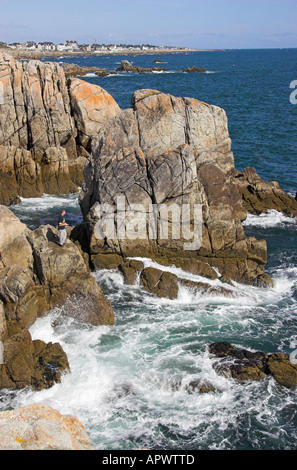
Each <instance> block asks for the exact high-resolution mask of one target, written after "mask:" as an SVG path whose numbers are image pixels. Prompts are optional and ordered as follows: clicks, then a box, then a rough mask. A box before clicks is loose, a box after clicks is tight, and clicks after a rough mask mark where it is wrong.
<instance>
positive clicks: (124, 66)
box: [117, 60, 167, 73]
mask: <svg viewBox="0 0 297 470" xmlns="http://www.w3.org/2000/svg"><path fill="white" fill-rule="evenodd" d="M117 71H118V72H134V73H151V72H167V69H165V68H162V67H151V68H145V67H138V66H135V65H132V64H131V62H129V61H128V60H122V62H121V65H120V67H118V68H117Z"/></svg>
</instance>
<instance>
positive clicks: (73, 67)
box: [61, 63, 106, 77]
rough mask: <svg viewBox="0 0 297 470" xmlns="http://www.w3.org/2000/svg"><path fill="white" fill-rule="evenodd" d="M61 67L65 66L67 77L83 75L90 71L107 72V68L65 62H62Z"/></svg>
mask: <svg viewBox="0 0 297 470" xmlns="http://www.w3.org/2000/svg"><path fill="white" fill-rule="evenodd" d="M61 67H62V68H63V70H64V73H65V76H66V77H73V76H76V75H80V76H83V75H87V74H88V73H96V75H97V74H101V73H102V74H104V73H106V69H100V68H99V67H85V66H84V67H81V66H80V65H77V64H68V63H63V64H61Z"/></svg>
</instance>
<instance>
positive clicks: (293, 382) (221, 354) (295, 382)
mask: <svg viewBox="0 0 297 470" xmlns="http://www.w3.org/2000/svg"><path fill="white" fill-rule="evenodd" d="M209 352H210V354H211V356H213V357H216V358H219V359H220V361H217V362H214V364H213V367H214V369H215V370H216V372H217V373H218V374H220V375H224V376H225V377H229V378H234V379H236V380H238V381H240V382H244V381H247V380H261V379H263V378H265V377H266V376H272V377H273V378H274V379H275V380H276V382H277V383H278V384H280V385H282V386H284V387H286V388H296V386H297V365H296V364H292V363H291V362H290V359H289V356H288V355H287V354H284V353H276V354H266V353H264V352H261V351H256V352H251V351H248V350H246V349H238V348H235V347H234V346H232V345H231V344H230V343H225V342H222V343H213V344H211V345H210V346H209Z"/></svg>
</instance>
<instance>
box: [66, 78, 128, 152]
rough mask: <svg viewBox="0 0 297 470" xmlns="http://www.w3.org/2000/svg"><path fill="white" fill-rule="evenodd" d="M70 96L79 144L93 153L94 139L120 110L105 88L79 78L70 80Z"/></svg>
mask: <svg viewBox="0 0 297 470" xmlns="http://www.w3.org/2000/svg"><path fill="white" fill-rule="evenodd" d="M69 95H70V102H71V108H72V111H73V116H74V119H75V122H76V128H77V131H78V143H79V145H80V146H82V147H83V148H85V149H87V150H88V151H89V152H91V144H92V139H93V138H94V137H96V136H97V134H98V131H99V129H100V128H101V127H102V125H103V124H104V123H105V122H106V121H108V120H109V119H111V118H113V117H115V116H116V115H117V114H118V113H119V112H120V108H119V106H118V104H117V103H116V101H115V100H114V99H113V98H112V96H110V95H109V93H107V92H106V91H105V90H103V88H101V87H99V86H97V85H92V84H91V83H87V82H84V81H82V80H79V79H78V78H71V79H70V80H69Z"/></svg>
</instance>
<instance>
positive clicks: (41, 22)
mask: <svg viewBox="0 0 297 470" xmlns="http://www.w3.org/2000/svg"><path fill="white" fill-rule="evenodd" d="M0 12H1V14H0V15H1V16H0V41H5V42H15V41H20V42H25V41H27V40H34V41H47V40H48V41H53V42H55V43H58V42H64V41H65V40H66V39H76V40H77V41H78V42H79V43H93V41H94V39H95V38H96V40H97V43H117V44H119V43H132V44H146V43H150V44H155V45H173V46H185V47H195V48H203V49H216V48H274V47H297V0H183V1H182V0H170V1H169V0H49V1H47V2H45V1H41V0H8V1H7V0H0Z"/></svg>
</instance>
